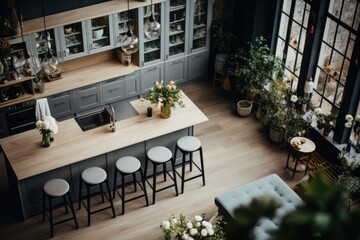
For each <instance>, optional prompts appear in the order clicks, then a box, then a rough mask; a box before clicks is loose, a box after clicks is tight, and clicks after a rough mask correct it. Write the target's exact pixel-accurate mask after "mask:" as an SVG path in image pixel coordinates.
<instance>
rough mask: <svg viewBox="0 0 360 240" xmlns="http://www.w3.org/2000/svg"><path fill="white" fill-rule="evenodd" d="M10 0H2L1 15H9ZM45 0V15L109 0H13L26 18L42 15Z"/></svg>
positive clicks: (0, 5) (16, 7) (0, 1)
mask: <svg viewBox="0 0 360 240" xmlns="http://www.w3.org/2000/svg"><path fill="white" fill-rule="evenodd" d="M7 1H8V0H0V15H1V16H5V17H6V16H8V14H9V8H8V4H7ZM42 1H43V2H44V12H45V15H51V14H55V13H59V12H64V11H68V10H72V9H76V8H81V7H86V6H89V5H93V4H97V3H102V2H107V1H109V0H13V2H14V6H15V9H16V11H17V12H19V7H20V12H21V14H22V16H23V19H24V20H29V19H33V18H38V17H42V15H43V14H42V7H41V2H42Z"/></svg>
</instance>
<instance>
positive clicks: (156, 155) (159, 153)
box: [147, 146, 172, 163]
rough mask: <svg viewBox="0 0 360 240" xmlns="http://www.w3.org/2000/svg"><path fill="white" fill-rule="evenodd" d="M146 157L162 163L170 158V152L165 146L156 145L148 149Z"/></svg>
mask: <svg viewBox="0 0 360 240" xmlns="http://www.w3.org/2000/svg"><path fill="white" fill-rule="evenodd" d="M147 157H148V158H149V160H150V161H152V162H156V163H164V162H167V161H169V160H170V159H171V157H172V152H171V151H170V150H169V149H168V148H166V147H163V146H157V147H152V148H150V149H149V151H148V152H147Z"/></svg>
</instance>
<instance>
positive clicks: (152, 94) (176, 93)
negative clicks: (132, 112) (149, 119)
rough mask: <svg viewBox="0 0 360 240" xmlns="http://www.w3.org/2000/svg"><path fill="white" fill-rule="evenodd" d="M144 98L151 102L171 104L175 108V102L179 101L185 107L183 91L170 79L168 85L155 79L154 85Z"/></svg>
mask: <svg viewBox="0 0 360 240" xmlns="http://www.w3.org/2000/svg"><path fill="white" fill-rule="evenodd" d="M144 98H145V99H146V100H149V101H150V102H151V103H156V104H162V105H170V106H171V107H173V108H175V107H176V105H175V103H178V104H179V106H180V107H185V104H184V103H183V101H182V95H181V91H180V89H178V88H177V87H176V84H175V82H174V81H170V82H169V83H167V84H166V85H164V83H163V81H161V82H158V81H155V82H154V86H153V87H152V88H150V90H149V92H148V93H147V95H146V96H145V97H144Z"/></svg>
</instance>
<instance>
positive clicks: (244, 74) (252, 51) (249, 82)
mask: <svg viewBox="0 0 360 240" xmlns="http://www.w3.org/2000/svg"><path fill="white" fill-rule="evenodd" d="M243 57H244V58H245V60H244V63H243V64H242V65H241V66H240V68H239V70H238V71H237V72H236V76H237V79H236V88H237V91H238V92H240V93H241V95H242V97H243V98H245V99H248V100H253V99H254V91H256V90H259V89H261V88H263V87H264V85H265V84H266V83H267V82H269V81H270V82H271V81H273V80H275V79H280V78H282V76H283V64H282V61H281V60H280V59H279V58H278V57H276V56H275V55H271V54H270V49H269V47H268V46H267V44H266V40H265V39H264V38H263V37H261V36H260V37H257V38H256V39H255V41H254V42H252V43H251V44H250V48H249V50H248V51H245V52H244V56H243Z"/></svg>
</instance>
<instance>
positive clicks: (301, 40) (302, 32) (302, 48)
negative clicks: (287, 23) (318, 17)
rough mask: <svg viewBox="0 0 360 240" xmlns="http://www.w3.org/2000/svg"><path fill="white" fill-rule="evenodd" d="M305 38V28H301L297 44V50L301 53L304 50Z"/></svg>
mask: <svg viewBox="0 0 360 240" xmlns="http://www.w3.org/2000/svg"><path fill="white" fill-rule="evenodd" d="M305 38H306V30H305V29H302V31H301V39H300V45H299V51H300V52H301V53H303V52H304V46H305Z"/></svg>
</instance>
